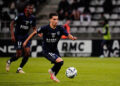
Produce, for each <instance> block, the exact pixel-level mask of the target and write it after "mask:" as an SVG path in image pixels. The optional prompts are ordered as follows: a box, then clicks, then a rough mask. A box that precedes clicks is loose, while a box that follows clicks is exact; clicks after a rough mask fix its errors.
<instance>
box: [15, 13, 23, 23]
mask: <svg viewBox="0 0 120 86" xmlns="http://www.w3.org/2000/svg"><path fill="white" fill-rule="evenodd" d="M20 18H21V15H18V16H16V17H15V19H14V21H15V23H18V22H19V21H20Z"/></svg>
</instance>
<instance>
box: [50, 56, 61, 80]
mask: <svg viewBox="0 0 120 86" xmlns="http://www.w3.org/2000/svg"><path fill="white" fill-rule="evenodd" d="M62 65H63V59H62V58H60V57H58V58H57V59H56V61H55V64H54V66H53V67H52V69H49V70H48V72H49V74H50V75H51V77H50V78H51V79H52V80H54V81H55V82H60V81H59V80H58V79H57V77H56V75H57V74H58V72H59V70H60V69H61V66H62Z"/></svg>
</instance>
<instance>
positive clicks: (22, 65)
mask: <svg viewBox="0 0 120 86" xmlns="http://www.w3.org/2000/svg"><path fill="white" fill-rule="evenodd" d="M29 56H30V48H29V47H28V48H24V56H23V59H22V62H21V64H20V67H19V68H18V69H17V71H16V73H25V72H24V71H23V70H22V68H23V67H24V66H25V64H26V63H27V61H28V59H29Z"/></svg>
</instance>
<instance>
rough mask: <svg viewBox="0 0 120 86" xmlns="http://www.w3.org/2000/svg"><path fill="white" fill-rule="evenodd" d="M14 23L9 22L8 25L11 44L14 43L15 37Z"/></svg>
mask: <svg viewBox="0 0 120 86" xmlns="http://www.w3.org/2000/svg"><path fill="white" fill-rule="evenodd" d="M14 23H15V22H14V21H11V23H10V32H11V39H12V41H13V42H15V35H14Z"/></svg>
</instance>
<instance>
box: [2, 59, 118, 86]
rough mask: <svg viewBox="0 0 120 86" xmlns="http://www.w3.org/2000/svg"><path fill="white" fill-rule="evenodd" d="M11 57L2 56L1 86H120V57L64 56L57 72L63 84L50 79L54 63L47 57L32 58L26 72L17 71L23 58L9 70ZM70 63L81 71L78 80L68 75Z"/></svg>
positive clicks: (26, 66)
mask: <svg viewBox="0 0 120 86" xmlns="http://www.w3.org/2000/svg"><path fill="white" fill-rule="evenodd" d="M7 59H9V58H0V86H120V58H88V57H87V58H78V57H76V58H74V57H73V58H72V57H67V58H63V59H64V65H63V66H62V69H61V70H60V72H59V74H58V75H57V77H58V79H59V80H60V81H61V82H60V83H55V82H53V81H52V80H51V79H50V77H49V74H48V69H49V68H51V67H52V64H51V63H50V62H49V61H48V60H46V59H45V58H30V59H29V61H28V63H27V64H26V65H25V67H24V71H25V72H26V73H25V74H17V73H16V70H17V68H18V66H19V64H20V61H21V59H19V60H18V61H16V62H13V63H12V64H11V70H10V72H6V71H5V64H6V60H7ZM70 66H73V67H75V68H76V69H77V71H78V73H77V76H76V77H75V78H74V79H69V78H67V77H66V76H65V70H66V69H67V68H68V67H70Z"/></svg>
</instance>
